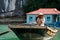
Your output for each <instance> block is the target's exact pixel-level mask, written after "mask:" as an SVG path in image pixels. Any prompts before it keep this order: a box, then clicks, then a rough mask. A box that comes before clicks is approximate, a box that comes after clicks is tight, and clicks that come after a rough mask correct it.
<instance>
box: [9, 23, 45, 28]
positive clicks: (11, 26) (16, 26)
mask: <svg viewBox="0 0 60 40" xmlns="http://www.w3.org/2000/svg"><path fill="white" fill-rule="evenodd" d="M9 27H10V28H38V29H46V27H40V26H35V25H21V24H20V25H9Z"/></svg>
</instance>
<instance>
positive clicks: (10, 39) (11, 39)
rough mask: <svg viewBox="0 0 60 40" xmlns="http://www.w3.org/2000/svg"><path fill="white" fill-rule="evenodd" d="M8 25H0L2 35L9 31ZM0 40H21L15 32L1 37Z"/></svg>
mask: <svg viewBox="0 0 60 40" xmlns="http://www.w3.org/2000/svg"><path fill="white" fill-rule="evenodd" d="M8 30H9V28H8V25H0V33H3V32H6V31H8ZM0 40H19V38H18V37H17V36H16V35H15V33H14V32H13V31H11V32H9V33H6V34H3V35H0Z"/></svg>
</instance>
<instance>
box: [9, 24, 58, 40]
mask: <svg viewBox="0 0 60 40" xmlns="http://www.w3.org/2000/svg"><path fill="white" fill-rule="evenodd" d="M9 28H10V29H11V30H13V31H14V33H15V34H16V35H17V36H18V37H19V38H20V39H21V37H22V39H23V40H38V39H40V40H42V39H43V37H44V36H45V34H48V35H49V36H54V35H55V34H56V33H57V31H58V30H57V29H54V30H55V31H54V30H52V28H49V27H42V28H41V27H39V26H36V25H32V24H19V25H11V24H9Z"/></svg>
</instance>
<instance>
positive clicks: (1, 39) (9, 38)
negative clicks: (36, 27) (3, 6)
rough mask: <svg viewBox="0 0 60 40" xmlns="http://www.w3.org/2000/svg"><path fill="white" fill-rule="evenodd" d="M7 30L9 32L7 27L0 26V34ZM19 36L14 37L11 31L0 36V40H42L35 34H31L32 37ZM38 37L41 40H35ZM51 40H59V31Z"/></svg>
mask: <svg viewBox="0 0 60 40" xmlns="http://www.w3.org/2000/svg"><path fill="white" fill-rule="evenodd" d="M7 30H9V28H8V25H0V33H2V32H5V31H7ZM21 35H23V34H21ZM21 35H20V38H18V37H17V36H16V34H15V33H14V32H13V31H11V32H9V33H6V34H4V35H0V40H22V39H24V38H25V39H26V37H27V38H34V39H30V40H42V37H40V35H39V34H37V35H36V34H31V35H32V36H31V35H29V34H28V33H27V34H24V35H23V36H21ZM26 35H27V36H26ZM37 36H38V37H37ZM39 37H40V38H41V39H36V38H39ZM25 39H24V40H25ZM27 40H28V39H27ZM51 40H60V29H59V32H58V33H57V34H56V35H55V36H54V37H53V38H52V39H51Z"/></svg>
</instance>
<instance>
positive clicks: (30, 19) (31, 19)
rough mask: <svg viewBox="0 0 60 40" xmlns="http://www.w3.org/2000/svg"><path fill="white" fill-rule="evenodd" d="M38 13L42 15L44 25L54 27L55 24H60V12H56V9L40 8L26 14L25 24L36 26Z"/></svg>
mask: <svg viewBox="0 0 60 40" xmlns="http://www.w3.org/2000/svg"><path fill="white" fill-rule="evenodd" d="M40 13H43V14H44V17H45V24H46V25H54V23H55V22H57V21H59V22H60V11H58V10H57V9H56V8H40V9H38V10H35V11H32V12H29V13H27V19H26V20H27V23H28V24H32V23H34V24H36V17H37V16H38V15H39V14H40Z"/></svg>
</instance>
